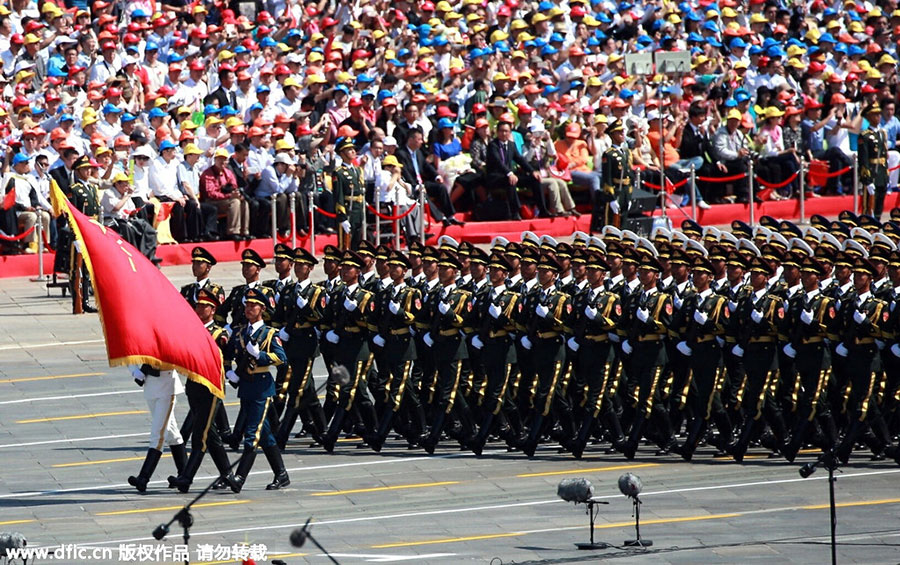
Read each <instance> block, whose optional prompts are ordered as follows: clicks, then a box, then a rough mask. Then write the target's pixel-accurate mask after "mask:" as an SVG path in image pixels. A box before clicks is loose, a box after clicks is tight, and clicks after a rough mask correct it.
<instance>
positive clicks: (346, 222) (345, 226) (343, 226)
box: [341, 220, 350, 233]
mask: <svg viewBox="0 0 900 565" xmlns="http://www.w3.org/2000/svg"><path fill="white" fill-rule="evenodd" d="M341 229H342V230H344V233H350V220H344V221H343V222H341Z"/></svg>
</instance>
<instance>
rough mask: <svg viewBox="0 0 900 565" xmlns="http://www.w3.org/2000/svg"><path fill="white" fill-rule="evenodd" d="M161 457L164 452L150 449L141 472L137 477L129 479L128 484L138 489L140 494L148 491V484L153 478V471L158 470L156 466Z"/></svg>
mask: <svg viewBox="0 0 900 565" xmlns="http://www.w3.org/2000/svg"><path fill="white" fill-rule="evenodd" d="M161 456H162V451H160V450H158V449H148V450H147V456H146V457H144V464H143V465H141V471H140V472H139V473H138V476H137V477H135V476H131V477H128V484H129V485H131V486H133V487H134V488H136V489H137V490H138V492H144V491H146V490H147V482H148V481H150V477H152V476H153V471H155V470H156V465H157V464H158V463H159V458H160V457H161Z"/></svg>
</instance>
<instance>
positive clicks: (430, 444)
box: [422, 409, 447, 455]
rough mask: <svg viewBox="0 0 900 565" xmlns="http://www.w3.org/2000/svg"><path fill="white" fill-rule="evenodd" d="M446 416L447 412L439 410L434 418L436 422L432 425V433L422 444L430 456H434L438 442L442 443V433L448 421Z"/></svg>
mask: <svg viewBox="0 0 900 565" xmlns="http://www.w3.org/2000/svg"><path fill="white" fill-rule="evenodd" d="M446 416H447V411H446V410H444V409H439V411H438V412H437V414H436V415H435V417H434V422H432V424H431V433H430V434H428V437H427V438H425V441H423V442H422V448H423V449H424V450H425V451H426V452H427V453H428V455H434V449H435V448H436V447H437V444H438V442H440V441H441V433H442V432H443V431H444V421H445V420H446Z"/></svg>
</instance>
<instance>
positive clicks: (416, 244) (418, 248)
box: [407, 239, 425, 257]
mask: <svg viewBox="0 0 900 565" xmlns="http://www.w3.org/2000/svg"><path fill="white" fill-rule="evenodd" d="M424 249H425V246H424V245H423V244H422V242H421V241H419V240H418V239H414V240H412V241H411V242H410V243H409V251H407V255H409V256H410V257H421V256H422V251H423V250H424Z"/></svg>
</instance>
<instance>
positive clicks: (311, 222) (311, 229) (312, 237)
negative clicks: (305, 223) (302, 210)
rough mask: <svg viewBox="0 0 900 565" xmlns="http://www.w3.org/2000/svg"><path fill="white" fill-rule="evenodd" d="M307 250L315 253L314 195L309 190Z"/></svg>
mask: <svg viewBox="0 0 900 565" xmlns="http://www.w3.org/2000/svg"><path fill="white" fill-rule="evenodd" d="M309 252H310V253H312V254H313V255H315V254H316V196H315V194H313V191H312V190H310V191H309Z"/></svg>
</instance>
